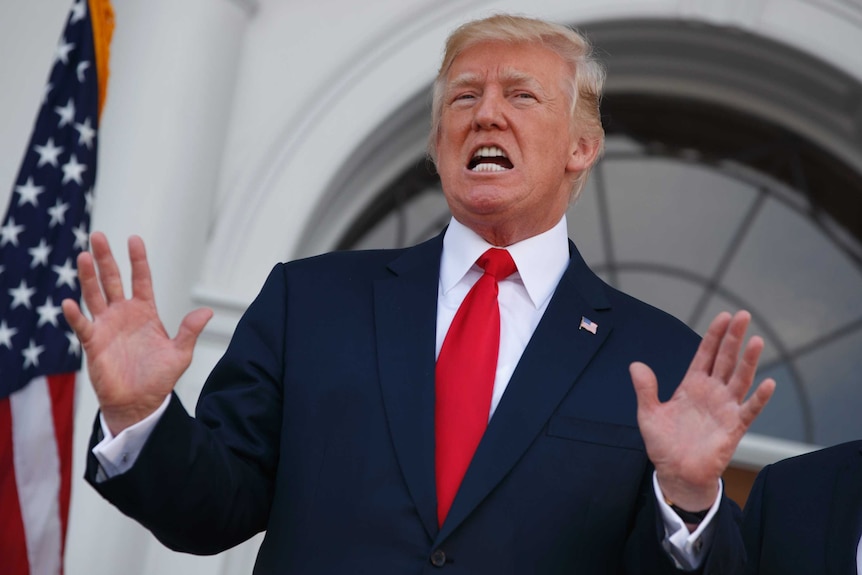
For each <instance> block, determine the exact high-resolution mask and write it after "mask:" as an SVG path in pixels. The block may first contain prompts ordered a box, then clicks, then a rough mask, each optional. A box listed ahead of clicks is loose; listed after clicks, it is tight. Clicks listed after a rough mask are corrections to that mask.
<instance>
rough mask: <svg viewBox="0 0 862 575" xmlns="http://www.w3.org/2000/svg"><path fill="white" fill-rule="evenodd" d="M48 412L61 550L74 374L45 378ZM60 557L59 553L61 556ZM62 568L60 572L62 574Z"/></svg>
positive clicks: (65, 525)
mask: <svg viewBox="0 0 862 575" xmlns="http://www.w3.org/2000/svg"><path fill="white" fill-rule="evenodd" d="M48 391H49V393H50V394H51V409H52V410H53V417H54V435H55V436H56V441H57V455H58V457H59V459H60V478H61V481H60V494H59V503H60V529H61V532H62V536H61V538H60V544H61V545H62V546H63V548H64V549H62V550H61V552H62V551H63V550H65V545H66V533H67V531H68V522H69V502H70V501H71V495H72V432H73V430H74V426H75V374H74V373H64V374H62V375H51V376H48ZM61 554H62V553H61ZM62 572H63V570H62V565H61V569H60V573H62Z"/></svg>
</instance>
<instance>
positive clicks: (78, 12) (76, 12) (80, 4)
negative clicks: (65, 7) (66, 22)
mask: <svg viewBox="0 0 862 575" xmlns="http://www.w3.org/2000/svg"><path fill="white" fill-rule="evenodd" d="M86 15H87V2H86V0H76V2H75V4H74V5H73V6H72V19H71V20H70V23H72V24H75V23H76V22H80V21H81V20H83V19H84V16H86Z"/></svg>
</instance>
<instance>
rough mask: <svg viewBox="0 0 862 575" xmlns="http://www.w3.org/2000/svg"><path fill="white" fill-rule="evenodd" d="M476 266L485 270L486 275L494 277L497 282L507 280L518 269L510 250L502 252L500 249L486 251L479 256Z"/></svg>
mask: <svg viewBox="0 0 862 575" xmlns="http://www.w3.org/2000/svg"><path fill="white" fill-rule="evenodd" d="M476 264H477V265H478V266H479V267H480V268H482V269H483V270H485V273H486V274H490V275H492V276H494V279H495V280H496V281H500V280H504V279H506V278H507V277H509V276H510V275H512V274H513V273H515V271H517V269H518V268H517V266H515V260H513V259H512V256H511V254H509V252H508V250H501V249H499V248H491V249H489V250H488V251H486V252H485V253H484V254H482V255H481V256H479V259H478V260H476Z"/></svg>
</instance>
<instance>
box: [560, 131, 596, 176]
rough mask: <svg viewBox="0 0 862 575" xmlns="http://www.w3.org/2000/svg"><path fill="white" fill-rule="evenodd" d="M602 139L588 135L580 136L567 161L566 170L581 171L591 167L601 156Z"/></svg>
mask: <svg viewBox="0 0 862 575" xmlns="http://www.w3.org/2000/svg"><path fill="white" fill-rule="evenodd" d="M599 148H600V141H599V140H597V139H593V138H590V137H588V136H581V137H580V138H578V141H577V142H576V144H575V146H574V149H573V150H572V153H571V155H570V156H569V161H568V162H567V163H566V171H567V172H573V173H580V172H583V171H584V170H586V169H588V168H590V167H591V166H592V165H593V163H594V162H595V161H596V158H598V156H599Z"/></svg>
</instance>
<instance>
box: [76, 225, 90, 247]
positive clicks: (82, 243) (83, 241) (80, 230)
mask: <svg viewBox="0 0 862 575" xmlns="http://www.w3.org/2000/svg"><path fill="white" fill-rule="evenodd" d="M72 233H73V234H75V245H74V248H75V249H76V250H81V251H83V250H85V249H87V243H88V242H89V241H90V234H89V233H88V232H87V226H86V225H85V224H84V222H81V223H80V224H79V225H78V227H76V228H72Z"/></svg>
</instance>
